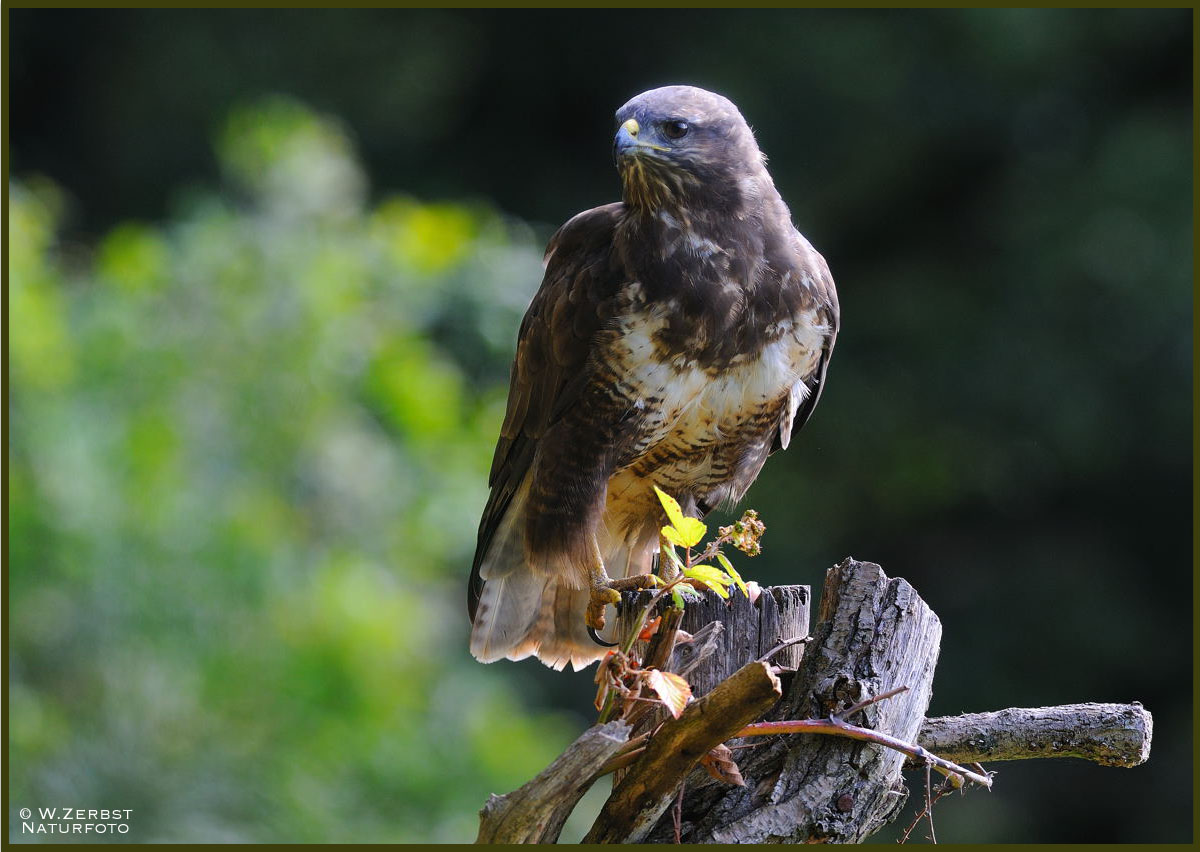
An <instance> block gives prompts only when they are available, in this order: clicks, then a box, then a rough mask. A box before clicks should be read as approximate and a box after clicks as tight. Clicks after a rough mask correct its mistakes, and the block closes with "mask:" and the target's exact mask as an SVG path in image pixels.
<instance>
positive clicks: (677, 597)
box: [671, 586, 686, 609]
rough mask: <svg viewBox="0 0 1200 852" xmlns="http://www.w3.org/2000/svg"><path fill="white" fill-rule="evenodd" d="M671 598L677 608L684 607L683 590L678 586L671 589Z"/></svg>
mask: <svg viewBox="0 0 1200 852" xmlns="http://www.w3.org/2000/svg"><path fill="white" fill-rule="evenodd" d="M671 600H672V601H674V602H675V606H676V607H678V608H679V609H686V607H685V606H684V603H683V591H682V590H681V589H680V587H679V586H676V587H675V588H673V589H671Z"/></svg>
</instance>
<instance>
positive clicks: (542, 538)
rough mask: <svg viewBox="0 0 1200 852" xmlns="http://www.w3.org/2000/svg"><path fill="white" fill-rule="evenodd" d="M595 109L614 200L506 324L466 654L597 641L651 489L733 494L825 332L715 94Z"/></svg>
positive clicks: (771, 435)
mask: <svg viewBox="0 0 1200 852" xmlns="http://www.w3.org/2000/svg"><path fill="white" fill-rule="evenodd" d="M616 117H617V124H618V126H619V129H618V130H617V136H616V140H615V143H614V157H615V159H616V164H617V168H618V170H619V171H620V175H621V181H622V189H623V192H622V196H623V198H624V200H623V201H622V202H618V203H614V204H606V205H604V206H603V207H597V208H595V209H592V210H586V211H584V212H583V213H580V214H578V215H577V216H575V217H574V218H572V219H571V220H570V221H568V222H567V223H566V224H565V225H563V226H562V228H560V229H559V231H558V233H556V234H555V235H554V237H553V238H552V239H551V240H550V244H549V246H548V248H547V250H546V260H545V277H544V278H543V280H542V286H541V289H540V290H538V292H537V294H536V295H535V296H534V297H533V301H532V303H531V304H530V306H529V310H528V312H527V313H526V314H525V319H524V320H523V322H522V323H521V330H520V334H519V336H518V340H517V354H516V359H515V361H514V363H513V367H512V383H511V386H510V389H509V396H508V409H507V413H506V415H505V418H504V425H503V426H502V427H501V430H500V440H499V443H498V444H497V446H496V454H495V458H494V460H493V462H492V470H491V476H490V480H489V482H490V485H491V495H490V497H489V499H488V502H487V506H486V508H485V509H484V511H483V519H482V521H481V522H480V525H479V541H478V547H477V550H476V552H475V562H474V566H473V569H472V572H471V580H470V585H469V589H468V608H469V610H470V614H471V620H472V623H473V627H472V631H471V653H472V654H474V655H475V657H476V658H478V659H479V660H482V661H483V662H493V661H495V660H499V659H501V658H504V657H507V658H508V659H512V660H519V659H523V658H525V657H528V656H529V655H531V654H536V655H537V657H538V658H539V659H541V660H542V662H544V663H546V664H547V665H549V666H553V667H554V668H556V669H561V668H562V667H563V666H565V665H566V664H567V663H568V662H570V663H571V664H572V665H573V666H574V667H575V668H576V669H579V668H583V667H584V666H586V665H588V664H589V663H591V662H593V661H595V660H596V659H598V658H599V657H600V656H601V655H603V653H604V648H603V647H602V646H600V645H599V644H597V642H595V641H593V639H592V638H591V637H589V635H588V628H589V627H590V628H593V629H596V628H601V627H603V622H604V605H605V604H609V603H612V602H613V601H614V600H618V599H619V594H618V593H617V592H616V591H615V589H619V588H629V587H632V586H637V585H639V584H641V582H640V581H641V580H643V579H645V578H644V576H643V575H646V574H648V573H649V572H650V570H651V567H652V562H653V557H654V554H655V552H656V551H657V549H658V540H659V539H658V531H659V529H660V528H661V527H662V526H663V524H664V523H666V518H665V516H664V514H663V511H662V508H661V506H660V505H659V502H658V500H657V498H656V496H655V494H654V490H653V486H654V485H657V486H659V487H660V488H662V489H663V490H664V491H666V492H667V493H668V494H671V495H672V496H674V497H675V498H676V499H678V500H679V501H680V503H681V504H682V506H683V509H684V511H685V512H687V513H689V514H692V515H701V516H702V515H703V514H704V513H706V512H708V511H710V510H711V509H712V508H713V507H714V506H716V505H717V504H719V503H722V502H733V501H736V500H738V499H740V498H741V497H742V495H743V494H744V493H745V492H746V489H747V488H749V487H750V484H751V483H752V482H753V481H754V479H755V477H757V476H758V473H759V471H760V470H761V469H762V466H763V463H764V462H765V461H766V459H767V456H768V455H769V454H770V453H771V452H773V451H774V450H777V449H781V448H786V447H787V445H788V442H789V441H790V440H791V437H792V435H793V434H794V433H795V432H796V431H797V430H799V429H800V427H801V426H802V425H803V424H804V422H805V421H806V420H807V419H808V417H809V416H810V415H811V414H812V411H813V408H814V407H815V406H816V404H817V399H818V398H819V397H820V395H821V389H822V387H823V386H824V383H825V371H826V368H827V367H828V365H829V357H830V354H831V353H832V351H833V344H834V338H835V337H836V335H837V330H838V302H837V293H836V291H835V290H834V286H833V279H832V278H831V277H830V274H829V267H828V266H827V265H826V263H825V260H824V258H822V257H821V255H820V254H818V253H817V252H816V250H815V249H813V247H812V246H811V245H810V244H809V242H808V240H806V239H805V238H804V237H803V236H802V235H801V234H800V233H799V232H798V231H797V230H796V229H795V228H794V227H793V226H792V221H791V214H790V213H789V211H788V208H787V206H786V205H785V204H784V203H783V199H782V198H780V196H779V193H778V192H777V191H776V189H775V184H774V183H773V182H772V180H771V176H770V175H769V174H768V173H767V169H766V166H765V157H764V156H763V155H762V153H761V152H760V151H759V149H758V145H757V143H756V142H755V140H754V134H753V133H752V132H751V130H750V127H749V126H748V125H747V124H746V121H745V119H743V118H742V116H741V113H739V112H738V110H737V107H735V106H734V105H733V104H732V103H731V102H730V101H729V100H727V99H726V98H724V97H721V96H720V95H716V94H713V93H712V92H707V91H704V90H703V89H697V88H693V87H691V86H667V87H665V88H660V89H653V90H651V91H648V92H644V93H642V94H640V95H638V96H637V97H635V98H633V99H632V100H631V101H629V102H628V103H627V104H625V105H624V106H623V107H621V109H620V110H618V111H617V116H616ZM625 578H629V579H627V580H626V579H625ZM622 580H625V582H622Z"/></svg>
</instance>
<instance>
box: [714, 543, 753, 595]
mask: <svg viewBox="0 0 1200 852" xmlns="http://www.w3.org/2000/svg"><path fill="white" fill-rule="evenodd" d="M717 561H718V562H720V563H721V567H722V568H724V569H725V573H726V574H728V575H729V576H730V577H731V578H732V579H733V582H734V583H736V584H737V587H738V588H739V589H741V590H742V594H743V595H745V596H746V597H750V590H749V589H747V588H746V583H745V582H744V581H743V580H742V575H741V574H739V573H738V572H737V570H736V569H735V568H734V567H733V565H732V564H731V563H730V562H729V559H728V558H727V557H726V556H725V554H724V553H722V552H721V551H719V550H718V551H717Z"/></svg>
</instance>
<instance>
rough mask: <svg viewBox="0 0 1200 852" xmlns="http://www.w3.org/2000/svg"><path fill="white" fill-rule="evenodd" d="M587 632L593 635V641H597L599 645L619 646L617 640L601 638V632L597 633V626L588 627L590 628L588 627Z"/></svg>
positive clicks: (602, 646)
mask: <svg viewBox="0 0 1200 852" xmlns="http://www.w3.org/2000/svg"><path fill="white" fill-rule="evenodd" d="M587 632H588V636H591V637H592V641H593V642H595V643H596V644H597V645H599V646H600V647H601V648H615V647H617V644H618V643H616V642H605V641H604V640H603V639H601V638H600V636H599V634H597V633H596V628H595V627H588V629H587Z"/></svg>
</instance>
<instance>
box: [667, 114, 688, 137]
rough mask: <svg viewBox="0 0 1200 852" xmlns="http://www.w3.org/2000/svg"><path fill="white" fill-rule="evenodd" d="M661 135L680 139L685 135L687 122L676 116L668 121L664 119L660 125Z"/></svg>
mask: <svg viewBox="0 0 1200 852" xmlns="http://www.w3.org/2000/svg"><path fill="white" fill-rule="evenodd" d="M662 131H663V135H664V136H666V137H667V138H668V139H682V138H683V137H684V136H687V132H688V123H687V122H686V121H683V120H681V119H678V118H673V119H671V120H670V121H664V122H663V126H662Z"/></svg>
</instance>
